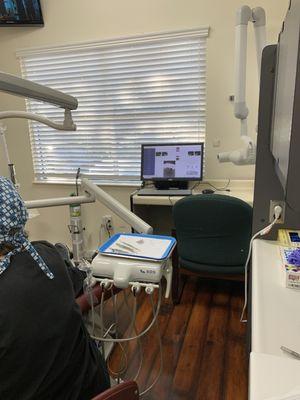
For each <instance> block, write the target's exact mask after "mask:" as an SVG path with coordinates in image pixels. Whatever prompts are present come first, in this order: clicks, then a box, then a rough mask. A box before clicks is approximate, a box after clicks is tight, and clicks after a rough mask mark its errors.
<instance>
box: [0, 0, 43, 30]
mask: <svg viewBox="0 0 300 400" xmlns="http://www.w3.org/2000/svg"><path fill="white" fill-rule="evenodd" d="M43 24H44V21H43V16H42V11H41V5H40V1H39V0H0V26H11V25H13V26H16V25H43Z"/></svg>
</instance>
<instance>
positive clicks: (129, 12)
mask: <svg viewBox="0 0 300 400" xmlns="http://www.w3.org/2000/svg"><path fill="white" fill-rule="evenodd" d="M41 3H42V8H43V14H44V19H45V26H44V27H43V28H31V27H27V28H22V27H19V28H11V27H10V28H3V29H2V30H1V41H0V52H1V60H0V69H1V70H3V71H5V72H9V73H13V74H17V75H20V67H19V64H18V60H17V59H16V56H15V52H16V50H17V49H23V48H31V47H36V46H47V45H56V44H63V43H71V42H76V41H86V40H102V39H110V38H118V37H122V36H130V35H138V34H145V33H150V32H163V31H172V30H180V29H190V28H197V27H201V26H207V25H209V26H210V27H211V31H210V36H209V38H208V52H207V85H208V88H207V141H206V177H207V178H214V179H216V178H225V179H226V178H232V179H251V178H253V176H254V168H253V167H249V166H247V167H236V166H233V165H230V164H226V165H224V164H222V165H220V164H218V162H217V160H216V155H217V153H218V152H219V151H220V150H222V151H227V150H231V149H236V148H239V147H240V144H241V142H240V139H239V122H238V121H237V120H235V119H234V117H233V109H232V104H231V103H230V102H229V100H228V97H229V95H230V94H233V63H234V58H233V56H234V21H235V11H236V9H237V8H238V7H239V6H240V5H242V4H244V2H241V1H240V0H218V1H216V0H126V1H124V0H88V1H86V2H83V1H82V0H48V1H46V0H41ZM259 3H260V4H257V3H256V2H254V1H252V0H251V1H248V4H249V6H250V7H255V6H257V5H260V6H262V7H264V8H265V10H266V13H267V27H268V40H269V42H270V43H274V42H276V41H277V36H278V33H279V31H280V28H281V24H282V21H283V19H284V15H285V12H286V10H287V7H288V3H289V1H288V0H261V1H260V2H259ZM249 32H250V33H249V38H250V46H249V47H250V48H249V63H248V65H249V68H248V71H249V74H248V104H249V108H250V118H249V127H250V132H254V128H255V125H256V117H257V102H258V98H257V96H258V80H257V67H256V56H255V48H254V36H253V29H252V27H250V30H249ZM0 108H1V109H2V110H9V109H24V100H23V99H18V98H15V97H12V96H9V95H4V94H1V96H0ZM7 126H8V145H9V150H10V154H11V158H12V159H13V161H14V162H15V164H16V168H17V174H18V178H19V181H20V183H21V192H22V194H23V196H24V198H26V199H35V198H45V197H56V196H63V195H68V194H69V193H70V191H71V188H70V187H67V186H58V185H37V184H33V183H32V182H33V169H32V160H31V153H30V143H29V137H28V126H27V122H25V121H21V120H19V121H16V120H15V121H9V122H8V123H7ZM24 133H25V134H24ZM252 136H255V135H254V134H253V135H252ZM216 138H219V139H220V140H221V148H213V146H212V143H213V140H214V139H216ZM0 157H1V158H0V173H1V174H5V165H4V162H3V155H2V154H1V153H0ZM107 190H108V192H109V193H111V194H113V195H114V196H116V197H117V198H119V199H120V200H121V201H122V202H123V203H124V204H125V205H129V194H130V192H132V191H133V188H118V187H114V188H108V189H107ZM103 213H107V210H105V209H104V208H103V207H101V206H95V205H90V206H86V207H85V221H86V223H87V227H88V231H89V235H88V236H89V240H88V243H89V246H95V245H96V244H97V237H98V227H99V222H100V219H101V215H103ZM67 222H68V210H67V209H66V208H56V209H51V210H50V209H48V210H41V216H40V217H39V218H38V219H35V220H34V221H31V222H30V223H29V229H30V233H31V236H32V238H46V239H48V240H51V241H62V240H64V241H67V240H68V232H67V228H66V225H67ZM115 223H116V225H117V227H118V228H120V227H122V226H124V224H123V223H122V222H120V221H118V220H116V221H115ZM121 229H122V228H121Z"/></svg>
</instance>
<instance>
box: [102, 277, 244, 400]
mask: <svg viewBox="0 0 300 400" xmlns="http://www.w3.org/2000/svg"><path fill="white" fill-rule="evenodd" d="M122 296H123V295H122V294H119V295H118V297H120V298H119V299H118V302H119V304H120V321H121V331H122V330H123V333H124V335H129V334H130V332H128V324H129V321H130V317H129V314H128V309H127V308H126V307H125V306H124V301H122ZM128 297H131V296H128ZM130 301H131V300H130ZM138 303H139V307H138V312H137V329H138V331H141V330H142V329H143V328H145V327H146V326H147V325H148V324H149V322H150V321H151V318H152V309H151V306H150V302H149V298H148V297H146V296H145V295H143V294H141V295H139V297H138ZM242 303H243V285H242V283H240V282H229V281H210V280H203V279H202V280H201V279H198V278H195V277H188V279H187V281H186V283H185V286H184V291H183V296H182V300H181V303H180V304H179V305H177V306H175V307H173V305H172V304H171V303H170V302H166V301H164V302H163V304H162V307H161V312H160V316H159V325H160V331H161V334H162V342H163V359H164V363H163V372H162V375H161V377H160V380H159V381H158V383H157V384H156V386H155V387H154V388H153V390H152V391H151V392H150V393H149V394H148V395H147V397H145V398H147V399H150V400H152V399H153V400H154V399H155V400H157V399H161V400H168V399H170V400H171V399H172V400H179V399H180V400H184V399H189V400H194V399H195V400H196V399H197V400H198V399H201V400H246V399H247V385H248V377H247V376H248V368H247V364H248V361H247V355H246V327H245V325H244V324H241V323H240V322H239V317H240V312H241V308H242ZM109 308H110V306H109V304H108V306H107V312H108V313H109ZM131 334H132V333H131ZM142 344H143V350H144V360H143V368H142V371H141V373H140V375H139V377H138V379H137V382H138V384H139V387H140V391H142V390H143V389H144V388H145V387H147V386H148V385H149V384H151V382H152V381H153V379H155V376H156V375H157V372H158V371H159V362H160V356H159V346H158V340H157V335H156V330H155V329H152V330H151V331H150V332H149V334H147V335H146V336H145V337H144V338H143V340H142ZM125 347H126V350H127V352H128V359H127V364H128V369H127V372H126V373H124V374H123V375H122V376H123V378H125V379H132V378H133V377H134V375H135V372H136V370H137V368H138V365H139V352H138V347H137V343H136V342H131V343H130V344H129V345H128V346H125ZM121 354H122V353H121V351H120V348H119V347H116V348H115V350H114V352H113V354H112V356H111V358H110V362H109V365H110V367H111V368H113V369H115V368H117V365H120V355H121Z"/></svg>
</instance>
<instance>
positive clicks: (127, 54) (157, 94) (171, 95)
mask: <svg viewBox="0 0 300 400" xmlns="http://www.w3.org/2000/svg"><path fill="white" fill-rule="evenodd" d="M207 35H208V28H205V29H200V30H193V31H184V32H175V33H167V34H158V35H152V36H143V37H135V38H131V39H125V40H116V41H106V42H99V43H94V42H93V43H83V44H74V45H69V46H60V47H51V48H44V49H36V50H24V51H19V52H18V54H17V55H18V57H19V59H20V62H21V67H22V74H23V77H24V78H27V79H30V80H32V81H34V82H38V83H41V84H44V85H47V86H49V87H51V88H54V89H58V90H62V91H63V92H65V93H67V94H70V95H72V96H74V97H76V98H77V99H78V102H79V107H78V109H77V110H76V111H73V116H74V121H75V123H76V124H77V131H76V132H60V131H56V130H54V129H52V128H49V127H47V126H44V125H41V124H38V123H30V135H31V147H32V157H33V164H34V171H35V178H36V180H37V181H49V182H51V181H52V182H53V181H54V182H56V181H66V180H69V179H73V178H74V175H75V173H76V170H77V168H78V167H80V168H81V171H82V173H83V174H85V175H86V176H89V177H90V178H92V179H94V180H95V181H102V182H103V181H110V182H111V181H117V182H130V181H131V182H132V181H139V180H140V161H141V160H140V157H141V155H140V148H141V144H142V143H186V142H195V141H204V139H205V123H206V113H205V111H206V37H207ZM27 108H28V110H29V111H31V112H34V113H37V114H43V115H46V116H47V117H49V118H52V119H54V120H57V121H62V117H63V111H62V110H61V109H59V108H56V107H54V106H51V105H48V104H46V103H41V102H37V101H33V100H28V101H27Z"/></svg>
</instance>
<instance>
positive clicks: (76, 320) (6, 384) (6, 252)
mask: <svg viewBox="0 0 300 400" xmlns="http://www.w3.org/2000/svg"><path fill="white" fill-rule="evenodd" d="M26 220H27V211H26V209H25V206H24V203H23V201H22V199H21V198H20V196H19V195H18V193H17V192H16V190H15V188H14V187H13V185H12V184H11V182H10V181H9V180H7V179H5V178H3V177H0V399H6V400H52V399H53V400H54V399H55V400H85V399H87V400H90V399H91V398H92V397H93V396H95V395H96V394H98V393H100V392H102V391H103V390H105V389H107V388H108V387H109V378H108V375H107V372H106V367H105V363H104V361H103V360H102V359H101V357H100V354H99V352H98V350H97V348H96V346H95V345H94V343H93V341H92V340H91V338H90V337H89V335H88V333H87V331H86V329H85V326H84V323H83V320H82V317H81V313H80V310H79V308H78V306H77V305H76V303H75V300H74V290H73V286H72V282H71V279H70V276H69V274H68V271H67V268H66V265H65V263H64V261H63V259H62V258H61V256H60V255H59V253H58V252H57V250H56V249H55V247H54V246H52V245H50V244H49V243H47V242H35V243H33V244H31V243H30V242H29V241H28V240H27V239H26V237H25V236H24V231H23V228H24V225H25V223H26Z"/></svg>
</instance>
